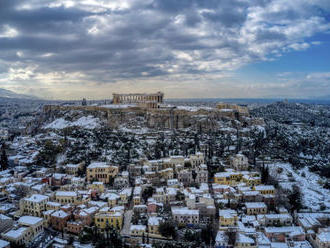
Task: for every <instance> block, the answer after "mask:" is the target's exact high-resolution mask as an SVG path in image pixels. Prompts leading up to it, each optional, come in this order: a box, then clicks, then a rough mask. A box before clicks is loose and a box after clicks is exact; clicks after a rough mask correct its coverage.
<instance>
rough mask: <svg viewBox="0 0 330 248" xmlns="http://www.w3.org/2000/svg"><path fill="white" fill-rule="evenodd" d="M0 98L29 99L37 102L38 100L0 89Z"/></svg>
mask: <svg viewBox="0 0 330 248" xmlns="http://www.w3.org/2000/svg"><path fill="white" fill-rule="evenodd" d="M0 97H1V98H10V99H14V98H15V99H29V100H38V99H40V98H38V97H36V96H32V95H25V94H18V93H15V92H13V91H11V90H6V89H2V88H0Z"/></svg>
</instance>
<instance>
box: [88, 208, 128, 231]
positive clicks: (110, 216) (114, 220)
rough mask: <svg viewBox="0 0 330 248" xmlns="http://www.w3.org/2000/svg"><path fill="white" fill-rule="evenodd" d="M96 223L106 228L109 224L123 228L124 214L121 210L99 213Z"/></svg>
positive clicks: (99, 226)
mask: <svg viewBox="0 0 330 248" xmlns="http://www.w3.org/2000/svg"><path fill="white" fill-rule="evenodd" d="M94 222H95V225H96V226H97V227H98V228H101V229H105V228H106V227H107V226H110V227H113V228H116V229H117V230H121V228H122V225H123V214H122V213H121V212H108V213H97V214H96V215H95V217H94Z"/></svg>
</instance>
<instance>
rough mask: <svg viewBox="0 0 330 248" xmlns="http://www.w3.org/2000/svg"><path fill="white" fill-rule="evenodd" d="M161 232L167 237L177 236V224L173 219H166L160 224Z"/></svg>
mask: <svg viewBox="0 0 330 248" xmlns="http://www.w3.org/2000/svg"><path fill="white" fill-rule="evenodd" d="M158 230H159V233H160V234H161V235H162V236H164V237H167V238H170V237H172V238H174V237H175V225H174V223H173V222H171V221H164V222H161V223H160V224H159V229H158Z"/></svg>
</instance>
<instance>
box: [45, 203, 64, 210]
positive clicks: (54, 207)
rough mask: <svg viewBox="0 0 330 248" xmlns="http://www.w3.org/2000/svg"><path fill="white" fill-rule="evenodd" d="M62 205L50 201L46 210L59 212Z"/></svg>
mask: <svg viewBox="0 0 330 248" xmlns="http://www.w3.org/2000/svg"><path fill="white" fill-rule="evenodd" d="M60 208H61V203H58V202H52V201H49V202H47V203H46V210H59V209H60Z"/></svg>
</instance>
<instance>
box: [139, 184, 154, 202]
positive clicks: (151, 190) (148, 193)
mask: <svg viewBox="0 0 330 248" xmlns="http://www.w3.org/2000/svg"><path fill="white" fill-rule="evenodd" d="M154 192H155V189H154V188H153V187H151V186H148V187H147V188H145V189H144V190H143V192H142V198H143V200H144V202H147V200H148V198H149V197H152V195H153V193H154Z"/></svg>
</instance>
